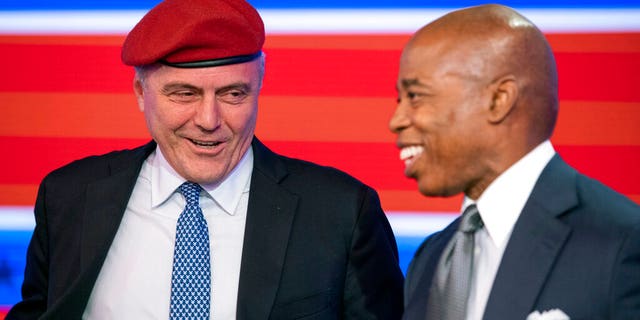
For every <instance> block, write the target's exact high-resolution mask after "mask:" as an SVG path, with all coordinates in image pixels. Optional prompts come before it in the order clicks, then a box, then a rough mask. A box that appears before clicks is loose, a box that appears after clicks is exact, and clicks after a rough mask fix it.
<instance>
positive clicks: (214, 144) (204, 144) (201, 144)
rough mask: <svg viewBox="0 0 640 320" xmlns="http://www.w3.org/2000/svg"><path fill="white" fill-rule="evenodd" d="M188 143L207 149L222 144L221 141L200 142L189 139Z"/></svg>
mask: <svg viewBox="0 0 640 320" xmlns="http://www.w3.org/2000/svg"><path fill="white" fill-rule="evenodd" d="M189 141H191V143H193V144H195V145H196V146H199V147H207V148H211V147H215V146H218V145H219V144H221V143H222V142H221V141H200V140H194V139H189Z"/></svg>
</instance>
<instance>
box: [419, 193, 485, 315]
mask: <svg viewBox="0 0 640 320" xmlns="http://www.w3.org/2000/svg"><path fill="white" fill-rule="evenodd" d="M482 226H483V223H482V219H481V218H480V213H479V212H478V209H477V208H476V205H475V204H472V205H470V206H469V207H467V209H466V210H465V211H464V213H463V214H462V218H461V219H460V225H459V226H458V231H456V233H455V235H454V236H453V238H452V239H451V241H449V244H447V247H446V248H445V249H444V252H443V253H442V256H441V257H440V261H439V262H438V268H437V270H436V274H435V275H434V277H433V281H432V283H431V289H430V291H429V301H428V302H427V320H463V319H464V317H465V314H466V311H467V300H468V298H469V289H470V287H471V274H472V268H473V251H474V243H473V235H474V234H475V232H476V231H477V230H479V229H480V228H482Z"/></svg>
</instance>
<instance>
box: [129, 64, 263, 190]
mask: <svg viewBox="0 0 640 320" xmlns="http://www.w3.org/2000/svg"><path fill="white" fill-rule="evenodd" d="M261 59H262V58H259V59H256V60H254V61H251V62H246V63H240V64H232V65H226V66H218V67H209V68H174V67H169V66H164V65H158V66H154V67H151V68H147V69H146V70H145V71H144V72H143V73H137V74H136V77H135V79H134V86H133V87H134V92H135V95H136V98H137V101H138V106H139V108H140V110H141V111H142V112H143V113H144V116H145V120H146V123H147V127H148V129H149V132H150V133H151V136H152V137H153V139H154V140H155V141H156V142H157V143H158V146H159V148H160V150H161V151H162V154H163V155H164V156H165V158H166V159H167V161H168V162H169V164H170V165H171V167H172V168H173V169H174V170H175V171H176V172H177V173H178V174H180V175H181V176H182V177H183V178H185V179H186V180H188V181H191V182H195V183H199V184H217V183H219V182H221V181H222V180H224V179H225V178H226V177H227V176H228V175H229V173H230V172H231V171H232V170H233V169H234V168H235V166H236V165H237V164H238V162H239V161H240V160H241V158H242V156H243V155H244V154H245V152H246V151H247V150H248V149H249V148H250V147H251V140H252V139H253V134H254V131H255V126H256V118H257V112H258V95H259V92H260V87H261V84H262V72H261V63H262V61H261Z"/></svg>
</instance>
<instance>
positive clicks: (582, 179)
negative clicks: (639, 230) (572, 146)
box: [577, 174, 640, 224]
mask: <svg viewBox="0 0 640 320" xmlns="http://www.w3.org/2000/svg"><path fill="white" fill-rule="evenodd" d="M577 189H578V196H579V197H580V203H581V204H582V205H583V206H584V207H585V208H588V209H590V210H592V211H595V212H602V213H607V215H606V217H607V219H614V221H615V220H620V221H618V222H622V223H625V224H628V223H632V222H635V223H640V206H639V205H638V204H636V203H635V202H633V201H632V200H631V199H629V198H628V197H626V196H625V195H623V194H621V193H619V192H617V191H615V190H613V189H611V188H610V187H608V186H606V185H604V184H603V183H602V182H600V181H598V180H595V179H593V178H590V177H587V176H585V175H583V174H578V178H577Z"/></svg>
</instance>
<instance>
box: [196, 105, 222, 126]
mask: <svg viewBox="0 0 640 320" xmlns="http://www.w3.org/2000/svg"><path fill="white" fill-rule="evenodd" d="M195 108H196V110H195V114H194V118H193V119H194V122H195V124H196V125H197V126H198V127H199V128H201V129H202V130H204V131H213V130H215V129H216V128H217V127H219V126H220V122H221V117H220V104H219V103H218V101H217V100H216V99H213V98H212V99H203V101H202V103H201V104H199V105H198V106H196V107H195Z"/></svg>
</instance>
